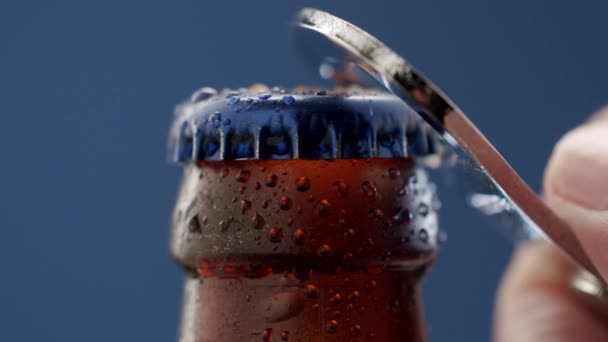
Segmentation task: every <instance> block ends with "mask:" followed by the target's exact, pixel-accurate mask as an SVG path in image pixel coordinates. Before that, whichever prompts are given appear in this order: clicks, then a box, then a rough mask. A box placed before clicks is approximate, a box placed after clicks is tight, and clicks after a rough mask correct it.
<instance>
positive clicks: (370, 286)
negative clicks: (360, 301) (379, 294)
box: [363, 280, 377, 292]
mask: <svg viewBox="0 0 608 342" xmlns="http://www.w3.org/2000/svg"><path fill="white" fill-rule="evenodd" d="M376 287H377V285H376V282H375V281H373V280H369V281H366V282H364V283H363V289H364V290H365V291H366V292H372V291H374V290H375V289H376Z"/></svg>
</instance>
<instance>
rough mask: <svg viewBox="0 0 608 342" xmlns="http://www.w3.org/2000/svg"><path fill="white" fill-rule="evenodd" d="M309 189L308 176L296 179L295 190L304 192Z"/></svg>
mask: <svg viewBox="0 0 608 342" xmlns="http://www.w3.org/2000/svg"><path fill="white" fill-rule="evenodd" d="M308 189H310V178H308V177H300V178H298V180H296V190H298V191H299V192H305V191H308Z"/></svg>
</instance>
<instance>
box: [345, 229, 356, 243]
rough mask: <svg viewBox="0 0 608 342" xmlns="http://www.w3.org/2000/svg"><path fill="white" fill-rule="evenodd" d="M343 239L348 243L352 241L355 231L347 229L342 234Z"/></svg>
mask: <svg viewBox="0 0 608 342" xmlns="http://www.w3.org/2000/svg"><path fill="white" fill-rule="evenodd" d="M344 238H345V239H347V240H348V241H353V240H354V239H355V231H354V229H352V228H349V229H347V230H346V231H345V232H344Z"/></svg>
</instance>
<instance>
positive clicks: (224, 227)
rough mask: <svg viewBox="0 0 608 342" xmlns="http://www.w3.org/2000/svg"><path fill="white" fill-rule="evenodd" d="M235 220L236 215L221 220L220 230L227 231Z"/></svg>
mask: <svg viewBox="0 0 608 342" xmlns="http://www.w3.org/2000/svg"><path fill="white" fill-rule="evenodd" d="M233 220H234V217H232V216H230V217H228V218H227V219H225V220H221V221H220V230H221V231H222V232H225V231H227V230H228V228H230V224H231V223H232V221H233Z"/></svg>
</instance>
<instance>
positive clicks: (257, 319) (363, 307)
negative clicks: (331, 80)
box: [179, 270, 426, 342]
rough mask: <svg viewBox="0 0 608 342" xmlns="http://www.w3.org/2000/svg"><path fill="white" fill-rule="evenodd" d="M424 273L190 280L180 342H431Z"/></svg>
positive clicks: (389, 272) (271, 276) (186, 289)
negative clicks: (422, 288)
mask: <svg viewBox="0 0 608 342" xmlns="http://www.w3.org/2000/svg"><path fill="white" fill-rule="evenodd" d="M421 273H422V272H421V271H420V270H418V271H406V270H399V271H383V272H381V273H378V274H369V273H345V274H342V275H336V274H331V275H330V274H327V275H323V274H317V275H313V276H311V277H310V278H309V279H308V280H305V281H304V280H298V279H296V278H295V277H292V276H289V275H283V274H272V275H269V276H266V277H263V278H258V279H222V278H218V277H211V278H200V279H196V278H188V279H187V280H186V286H185V287H186V288H185V296H184V306H183V313H182V325H181V332H180V339H179V341H180V342H207V341H225V342H232V341H235V342H236V341H275V342H276V341H291V342H294V341H301V342H304V341H307V342H308V341H310V342H325V341H386V342H391V341H407V342H409V341H415V342H422V341H426V330H425V321H424V312H423V304H422V298H421V291H420V286H419V280H420V274H421Z"/></svg>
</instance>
